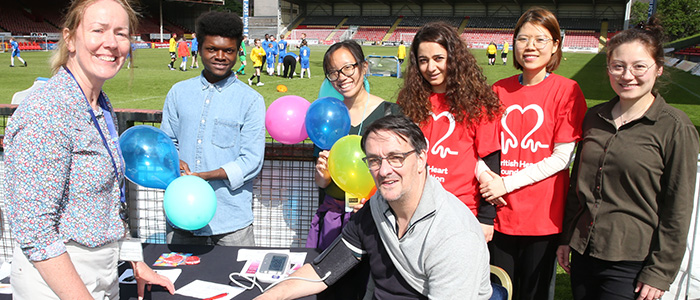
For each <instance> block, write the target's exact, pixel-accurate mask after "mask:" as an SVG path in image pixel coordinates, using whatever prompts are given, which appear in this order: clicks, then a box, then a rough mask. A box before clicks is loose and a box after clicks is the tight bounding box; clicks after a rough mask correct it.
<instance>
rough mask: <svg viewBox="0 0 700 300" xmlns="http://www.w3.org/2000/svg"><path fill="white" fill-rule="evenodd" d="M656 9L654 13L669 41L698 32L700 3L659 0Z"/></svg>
mask: <svg viewBox="0 0 700 300" xmlns="http://www.w3.org/2000/svg"><path fill="white" fill-rule="evenodd" d="M656 7H657V9H656V13H657V15H658V16H659V19H661V23H662V25H663V26H664V30H665V33H666V35H667V36H668V37H669V38H670V40H676V39H679V38H683V37H686V36H690V35H693V34H696V33H699V32H700V1H698V0H660V1H659V3H658V4H657V6H656Z"/></svg>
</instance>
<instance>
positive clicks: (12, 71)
mask: <svg viewBox="0 0 700 300" xmlns="http://www.w3.org/2000/svg"><path fill="white" fill-rule="evenodd" d="M326 49H327V47H326V46H314V47H312V48H311V74H312V78H311V79H307V78H303V79H299V78H294V79H285V78H279V77H276V76H274V77H273V76H267V75H262V82H263V83H265V86H262V87H255V89H256V90H257V91H258V92H260V94H262V95H263V97H264V98H265V101H266V102H267V104H268V105H269V104H270V103H272V101H274V100H275V99H277V98H279V97H281V96H283V95H298V96H301V97H304V98H306V99H307V100H309V101H313V100H314V99H316V98H317V95H318V89H319V87H320V85H321V82H322V81H323V68H322V65H321V61H322V58H323V53H324V52H325V50H326ZM364 50H365V55H395V53H396V48H395V47H379V46H366V47H364ZM474 55H475V56H476V58H477V60H478V61H479V65H480V66H481V68H482V69H483V70H484V75H486V77H487V79H488V81H489V83H493V82H495V81H497V80H499V79H502V78H506V77H508V76H511V75H514V74H518V71H517V70H515V69H514V68H513V66H512V57H511V58H510V59H509V62H508V65H506V66H503V65H495V66H489V65H487V63H486V55H485V52H484V50H475V51H474ZM9 56H10V54H9V53H2V54H0V61H5V62H6V64H5V66H0V70H3V71H2V72H0V78H1V81H0V82H2V85H0V103H10V101H11V99H12V95H13V94H14V93H15V92H17V91H20V90H24V89H26V88H28V87H29V86H31V84H32V81H33V80H34V79H35V78H36V77H40V76H41V77H49V76H50V75H51V72H50V70H49V67H48V57H49V53H48V52H26V51H25V52H22V57H23V58H25V59H26V60H27V62H28V63H29V67H27V68H24V67H15V68H9V67H8V66H9V60H10V57H9ZM564 57H565V58H566V60H565V61H564V60H563V61H562V62H561V65H560V67H559V70H557V71H556V73H557V74H560V75H563V76H566V77H569V78H572V79H574V80H576V81H577V82H578V83H579V85H580V86H581V89H582V90H583V94H584V95H585V97H586V99H587V101H588V105H589V106H591V105H594V104H598V103H600V102H603V101H607V100H609V99H610V98H612V97H613V96H614V95H615V94H614V92H613V90H612V89H611V88H610V84H609V82H608V79H607V74H606V72H605V68H604V65H605V56H604V55H603V54H598V55H595V54H575V53H565V54H564ZM134 59H135V61H134V67H133V68H131V69H129V70H127V69H123V70H122V71H121V72H119V74H117V76H116V77H115V78H113V79H112V80H109V81H107V83H106V84H105V87H104V90H105V91H106V92H107V94H108V95H109V97H110V99H111V100H112V102H113V103H114V106H115V107H117V108H132V109H162V107H163V101H164V100H165V95H166V93H167V92H168V90H169V89H170V87H171V86H172V85H173V84H174V83H176V82H178V81H181V80H184V79H187V78H191V77H194V76H196V75H198V74H199V72H200V71H201V68H200V69H194V70H193V69H189V70H188V71H187V72H180V71H170V70H168V68H167V67H166V65H167V63H168V62H169V56H168V53H167V50H166V49H140V50H137V51H136V53H135V55H134ZM497 60H498V59H497ZM499 61H500V60H499ZM249 62H250V60H249ZM249 65H250V64H249ZM200 66H201V64H200ZM299 71H300V70H299V66H297V73H299ZM251 72H252V67H250V66H249V67H248V68H247V69H246V74H247V75H246V76H241V79H243V80H247V78H249V77H250V74H251ZM369 81H370V84H371V92H372V94H375V95H378V96H380V97H382V98H384V99H386V100H389V101H395V100H396V95H397V92H398V90H399V88H400V87H401V84H402V83H403V80H402V79H397V78H393V77H370V78H369ZM697 82H698V77H697V76H693V75H691V74H690V73H687V72H683V71H680V70H677V69H673V68H666V69H665V70H664V76H662V77H661V80H660V84H659V88H660V91H661V93H662V94H663V95H664V97H665V99H666V101H668V102H670V103H671V104H672V105H674V106H676V107H678V108H679V109H682V110H683V111H685V112H686V113H687V114H688V116H690V119H691V120H692V121H693V123H694V124H695V125H696V126H699V125H700V85H698V84H697ZM278 84H284V85H286V86H287V87H288V91H287V92H286V93H279V92H277V91H276V89H275V88H276V86H277V85H278Z"/></svg>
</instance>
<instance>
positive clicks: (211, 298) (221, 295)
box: [202, 293, 228, 300]
mask: <svg viewBox="0 0 700 300" xmlns="http://www.w3.org/2000/svg"><path fill="white" fill-rule="evenodd" d="M226 296H228V293H221V294H218V295H216V296H214V297H209V298H205V299H202V300H214V299H219V298H223V297H226Z"/></svg>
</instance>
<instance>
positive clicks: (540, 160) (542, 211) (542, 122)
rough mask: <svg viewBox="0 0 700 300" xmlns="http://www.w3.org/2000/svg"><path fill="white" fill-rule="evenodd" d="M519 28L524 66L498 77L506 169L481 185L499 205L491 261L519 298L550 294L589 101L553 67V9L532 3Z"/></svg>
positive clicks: (556, 54)
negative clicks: (573, 160)
mask: <svg viewBox="0 0 700 300" xmlns="http://www.w3.org/2000/svg"><path fill="white" fill-rule="evenodd" d="M514 32H515V36H514V39H513V42H514V43H513V46H514V51H513V53H514V57H515V59H514V62H513V63H514V65H515V68H516V69H518V70H522V72H523V73H522V74H519V75H515V76H512V77H509V78H506V79H503V80H500V81H498V82H496V83H495V84H494V85H493V90H494V91H495V92H496V94H497V95H498V97H499V98H500V99H501V101H503V105H504V106H505V109H506V111H505V113H504V115H503V118H502V119H501V132H500V136H501V147H502V148H501V172H500V175H497V174H496V173H490V174H489V175H491V177H493V178H495V180H491V181H488V182H482V183H483V184H482V186H481V193H482V195H483V197H484V198H486V201H489V202H490V203H492V204H494V205H496V206H497V209H496V220H495V222H494V229H495V232H494V236H493V241H491V243H489V249H490V251H491V264H493V265H496V266H499V267H501V268H503V269H504V270H506V272H508V274H509V275H510V277H511V278H512V279H513V286H514V292H513V299H546V298H547V295H548V293H549V285H550V281H551V279H552V275H553V274H554V267H555V252H556V247H557V236H558V234H559V233H560V232H561V231H562V218H563V215H564V202H565V201H564V200H565V199H566V190H567V187H568V185H569V173H568V166H569V161H570V160H571V154H572V153H573V151H574V146H575V144H576V141H578V140H579V139H580V137H581V124H582V122H583V116H584V114H585V112H586V101H585V98H584V97H583V93H582V92H581V89H580V88H579V86H578V84H577V83H576V81H573V80H571V79H568V78H565V77H562V76H559V75H556V74H552V72H553V71H554V70H556V69H557V67H558V66H559V61H560V60H561V50H560V46H561V34H560V31H559V23H558V22H557V19H556V17H555V16H554V15H553V14H552V13H551V12H549V11H548V10H546V9H543V8H538V7H535V8H532V9H530V10H528V11H527V12H525V13H524V14H523V15H522V16H521V17H520V20H519V21H518V23H517V24H516V26H515V30H514ZM501 176H502V177H501Z"/></svg>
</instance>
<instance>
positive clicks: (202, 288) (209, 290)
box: [175, 279, 245, 300]
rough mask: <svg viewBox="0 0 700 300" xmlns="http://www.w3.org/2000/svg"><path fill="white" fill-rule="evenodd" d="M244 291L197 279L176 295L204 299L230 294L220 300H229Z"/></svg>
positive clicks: (179, 290)
mask: <svg viewBox="0 0 700 300" xmlns="http://www.w3.org/2000/svg"><path fill="white" fill-rule="evenodd" d="M243 291H245V289H243V288H239V287H233V286H230V285H226V284H220V283H213V282H209V281H204V280H199V279H197V280H195V281H192V282H190V283H188V284H187V285H186V286H183V287H181V288H180V289H178V290H177V291H175V294H178V295H183V296H189V297H194V298H198V299H204V298H209V297H214V296H216V295H220V294H223V293H228V295H226V296H224V297H222V298H219V299H220V300H228V299H231V298H233V297H236V296H238V294H240V293H242V292H243Z"/></svg>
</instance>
